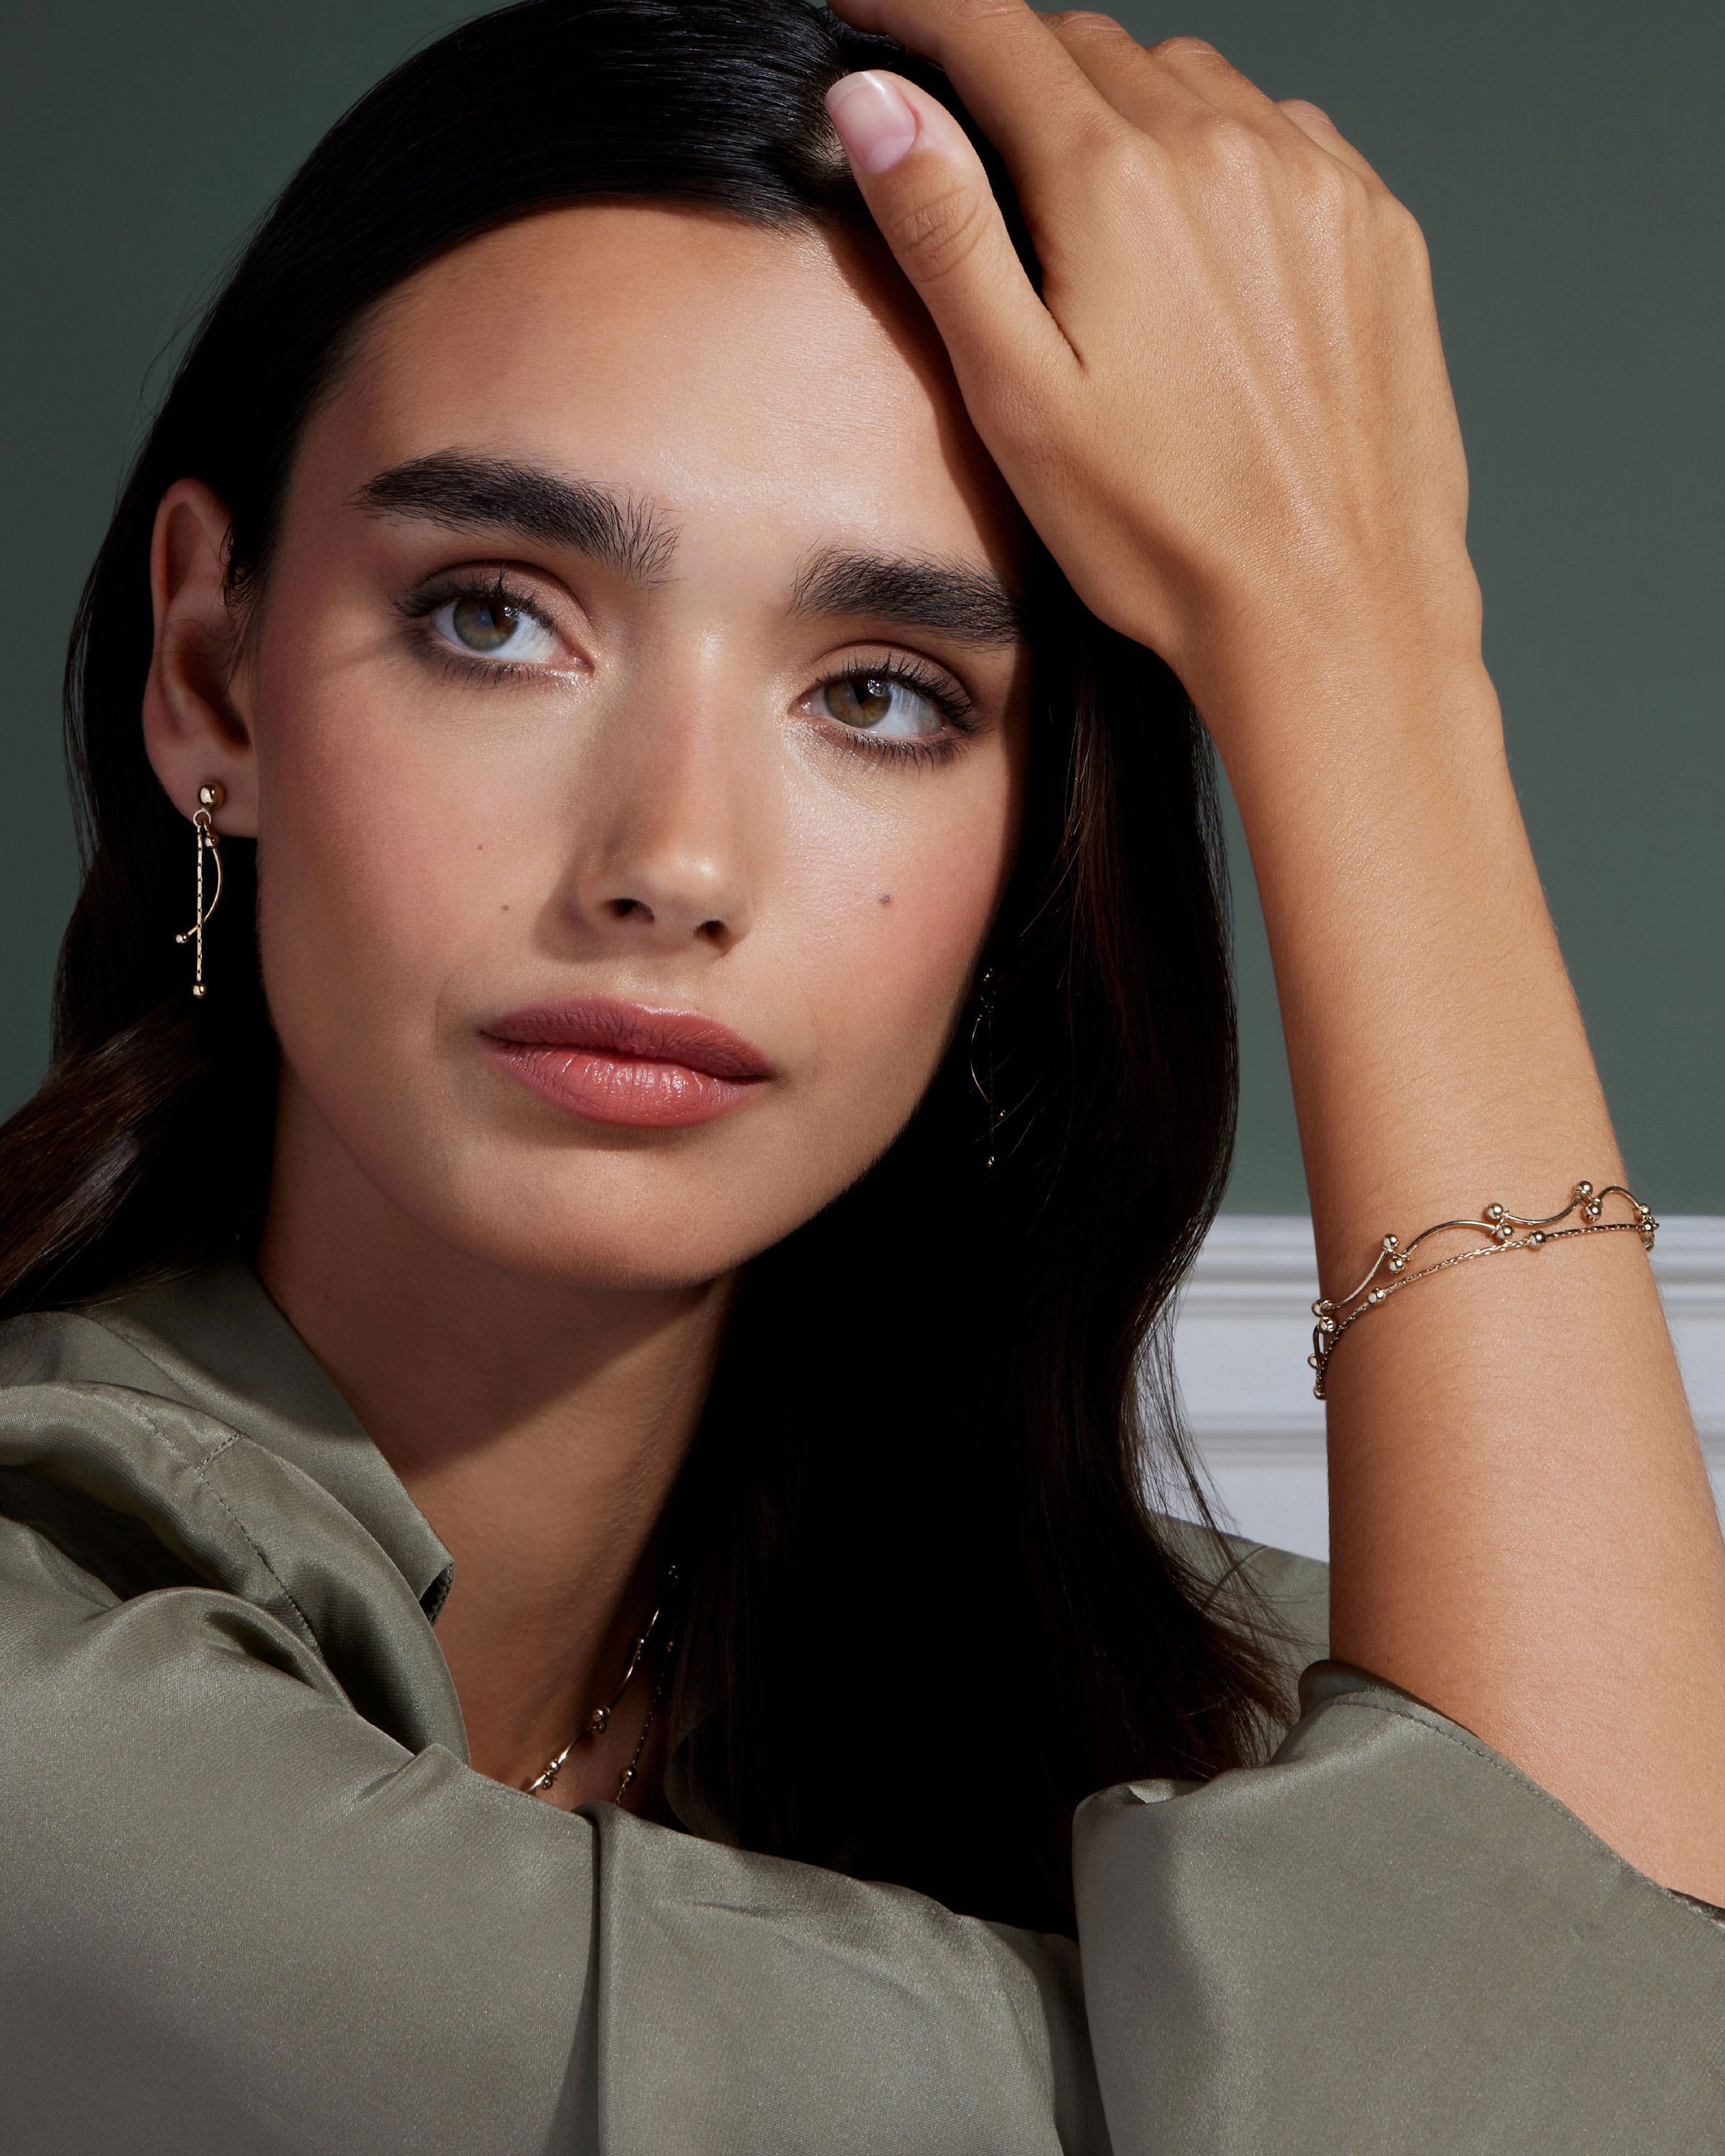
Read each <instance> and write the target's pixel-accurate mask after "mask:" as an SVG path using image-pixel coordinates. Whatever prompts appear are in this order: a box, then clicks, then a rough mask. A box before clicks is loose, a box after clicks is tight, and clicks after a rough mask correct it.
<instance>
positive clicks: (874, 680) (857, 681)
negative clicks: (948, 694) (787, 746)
mask: <svg viewBox="0 0 1725 2156" xmlns="http://www.w3.org/2000/svg"><path fill="white" fill-rule="evenodd" d="M821 701H822V702H823V703H824V705H825V706H826V709H827V715H828V716H829V718H834V719H836V720H837V721H839V724H840V726H854V727H855V729H856V731H858V732H859V733H870V734H882V735H886V736H887V737H891V738H893V739H896V740H901V741H906V740H908V741H917V740H922V741H927V740H930V739H932V738H933V737H935V736H937V735H938V734H939V733H941V732H942V731H943V726H944V719H943V715H942V712H941V711H940V710H939V709H938V708H937V706H936V704H935V701H934V700H933V698H932V697H931V696H928V695H927V694H926V693H925V692H924V691H923V690H920V689H918V688H916V686H915V685H913V684H912V683H911V682H909V681H907V680H905V679H903V677H902V676H901V675H893V674H886V673H860V674H839V675H834V678H833V679H832V680H830V681H826V682H824V683H823V684H822V685H821Z"/></svg>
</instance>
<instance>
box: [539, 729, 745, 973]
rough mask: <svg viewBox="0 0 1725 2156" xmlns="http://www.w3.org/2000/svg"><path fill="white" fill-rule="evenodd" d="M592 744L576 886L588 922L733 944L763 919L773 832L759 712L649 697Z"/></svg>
mask: <svg viewBox="0 0 1725 2156" xmlns="http://www.w3.org/2000/svg"><path fill="white" fill-rule="evenodd" d="M592 749H593V753H592V755H591V756H590V757H588V758H587V759H585V762H586V771H585V773H583V776H584V777H585V778H588V780H589V781H590V783H589V784H588V785H587V786H585V787H584V788H583V793H584V798H583V804H582V805H583V815H582V825H583V834H582V837H581V840H580V849H579V858H578V861H577V863H576V865H575V869H574V874H573V875H572V879H571V885H570V896H571V897H572V901H573V904H574V909H575V911H577V912H578V915H579V916H580V917H581V919H582V921H583V922H584V923H585V924H586V925H587V926H588V927H589V928H591V929H596V930H598V931H599V932H601V933H602V934H603V935H605V936H607V937H624V938H627V939H629V942H630V943H631V944H632V945H633V946H634V947H636V948H639V949H652V950H655V951H662V952H676V951H686V950H688V949H690V948H691V947H700V948H705V949H706V950H709V951H712V952H723V951H726V950H729V949H730V948H731V947H732V946H733V945H734V944H735V943H737V942H738V941H739V940H740V939H741V938H742V937H744V936H746V935H747V933H748V932H749V929H750V927H751V926H752V921H753V918H754V887H753V877H752V872H751V863H752V857H753V856H755V855H757V854H758V851H759V844H760V836H761V834H760V832H759V829H758V828H757V827H758V824H759V822H760V795H761V786H760V782H759V778H758V775H757V773H755V772H754V771H753V770H752V762H751V758H750V757H749V753H748V728H747V721H742V722H741V723H737V722H734V721H729V720H727V718H726V714H725V713H724V712H723V711H722V710H721V708H719V707H718V706H717V705H716V702H715V701H712V700H711V699H707V698H702V699H700V700H699V701H696V700H695V699H693V698H686V699H685V700H683V701H681V702H680V706H679V707H677V708H674V709H669V710H667V709H665V708H663V707H660V709H659V710H657V711H652V712H647V711H642V710H641V709H639V707H637V709H636V710H635V711H634V712H633V713H631V714H630V715H629V718H628V719H627V721H622V720H619V722H618V723H616V724H615V725H614V726H608V727H606V728H605V729H603V731H602V734H601V737H600V738H599V739H598V740H597V741H595V742H593V744H592Z"/></svg>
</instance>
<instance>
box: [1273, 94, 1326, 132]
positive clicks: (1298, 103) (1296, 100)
mask: <svg viewBox="0 0 1725 2156" xmlns="http://www.w3.org/2000/svg"><path fill="white" fill-rule="evenodd" d="M1278 101H1279V102H1280V104H1281V109H1282V110H1283V111H1284V112H1286V113H1287V114H1288V115H1290V116H1292V115H1296V114H1303V115H1305V117H1306V118H1307V119H1308V120H1317V121H1321V122H1322V125H1323V126H1326V127H1333V126H1335V124H1336V123H1335V121H1333V120H1332V119H1331V117H1330V115H1329V114H1328V113H1327V112H1326V111H1325V110H1324V109H1323V107H1322V105H1314V104H1313V103H1312V100H1311V99H1310V98H1309V97H1284V98H1282V99H1281V100H1278Z"/></svg>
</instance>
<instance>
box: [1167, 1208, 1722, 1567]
mask: <svg viewBox="0 0 1725 2156" xmlns="http://www.w3.org/2000/svg"><path fill="white" fill-rule="evenodd" d="M1652 1264H1653V1271H1654V1277H1655V1278H1656V1280H1657V1281H1658V1282H1659V1286H1660V1291H1661V1295H1662V1296H1664V1299H1665V1306H1666V1317H1667V1318H1668V1319H1669V1321H1670V1323H1671V1335H1672V1337H1673V1338H1674V1339H1675V1341H1676V1347H1677V1359H1678V1362H1679V1363H1680V1364H1681V1368H1682V1371H1683V1379H1684V1383H1686V1385H1687V1387H1688V1389H1689V1398H1690V1403H1691V1405H1692V1407H1693V1409H1694V1410H1695V1419H1696V1422H1697V1426H1698V1428H1699V1430H1700V1431H1701V1440H1702V1450H1703V1451H1704V1452H1705V1454H1706V1455H1707V1466H1708V1470H1709V1471H1710V1473H1711V1474H1712V1480H1713V1488H1714V1491H1716V1493H1717V1495H1718V1496H1719V1500H1720V1504H1721V1508H1722V1511H1725V1215H1721V1214H1679V1215H1677V1216H1676V1217H1675V1218H1666V1219H1661V1222H1660V1227H1659V1237H1658V1240H1657V1242H1656V1244H1655V1245H1654V1250H1653V1259H1652ZM1316 1296H1317V1260H1316V1258H1315V1256H1314V1255H1313V1251H1312V1224H1311V1222H1310V1221H1309V1220H1307V1219H1306V1218H1305V1217H1304V1215H1303V1214H1276V1213H1229V1214H1223V1215H1222V1217H1221V1218H1220V1219H1219V1220H1218V1221H1217V1222H1216V1224H1215V1226H1214V1228H1213V1229H1211V1231H1210V1234H1209V1240H1207V1241H1206V1243H1205V1244H1204V1249H1203V1250H1202V1251H1200V1253H1199V1258H1198V1261H1197V1263H1196V1265H1194V1267H1193V1270H1192V1274H1191V1277H1190V1279H1189V1281H1188V1283H1187V1286H1186V1288H1185V1290H1184V1292H1183V1295H1182V1297H1181V1302H1180V1310H1179V1316H1178V1322H1177V1326H1176V1330H1175V1357H1176V1361H1177V1364H1178V1370H1179V1374H1180V1389H1181V1393H1182V1395H1183V1399H1184V1401H1185V1406H1186V1416H1187V1420H1188V1423H1189V1426H1190V1429H1191V1431H1192V1434H1193V1436H1194V1439H1195V1440H1196V1441H1197V1445H1198V1450H1199V1454H1200V1455H1201V1457H1202V1459H1203V1460H1204V1466H1205V1469H1206V1471H1207V1472H1208V1474H1209V1479H1210V1481H1211V1483H1212V1485H1213V1486H1214V1491H1215V1493H1216V1495H1217V1496H1219V1498H1220V1500H1221V1501H1222V1505H1223V1507H1224V1510H1225V1512H1227V1513H1228V1515H1229V1516H1230V1519H1231V1522H1232V1523H1233V1524H1234V1525H1235V1526H1236V1527H1238V1528H1239V1529H1240V1532H1242V1533H1244V1534H1248V1535H1251V1536H1254V1537H1256V1538H1257V1539H1259V1540H1260V1541H1262V1542H1267V1543H1275V1544H1276V1545H1277V1547H1278V1548H1282V1549H1296V1550H1301V1551H1303V1552H1305V1553H1306V1554H1307V1555H1308V1556H1311V1557H1323V1556H1325V1555H1326V1554H1327V1552H1328V1548H1329V1521H1328V1511H1327V1498H1326V1494H1325V1491H1326V1484H1325V1475H1324V1419H1323V1418H1324V1411H1323V1406H1322V1403H1321V1402H1320V1401H1317V1400H1315V1399H1312V1373H1311V1371H1310V1370H1309V1369H1308V1368H1307V1363H1306V1358H1307V1355H1309V1354H1310V1353H1311V1352H1312V1311H1311V1305H1312V1301H1313V1299H1314V1298H1315V1297H1316Z"/></svg>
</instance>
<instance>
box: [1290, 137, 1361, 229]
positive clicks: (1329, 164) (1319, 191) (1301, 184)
mask: <svg viewBox="0 0 1725 2156" xmlns="http://www.w3.org/2000/svg"><path fill="white" fill-rule="evenodd" d="M1290 169H1291V173H1292V177H1293V184H1294V187H1295V191H1296V194H1297V196H1298V198H1299V200H1300V201H1301V203H1303V204H1304V205H1305V207H1306V208H1307V211H1308V212H1309V213H1312V214H1313V215H1315V216H1317V217H1318V218H1322V219H1324V220H1325V221H1326V222H1329V223H1342V222H1344V221H1346V220H1348V219H1349V218H1354V217H1357V216H1358V213H1359V212H1360V211H1361V210H1362V209H1363V208H1365V207H1366V205H1367V203H1368V200H1369V195H1368V190H1367V187H1366V183H1365V182H1364V181H1363V179H1362V178H1361V177H1360V176H1359V174H1358V172H1355V171H1354V170H1353V167H1352V166H1349V165H1344V164H1343V163H1342V162H1341V161H1340V160H1339V159H1338V158H1336V157H1326V156H1325V155H1324V154H1323V153H1322V151H1313V152H1312V154H1310V155H1309V156H1307V157H1295V158H1292V159H1291V160H1290Z"/></svg>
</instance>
